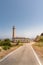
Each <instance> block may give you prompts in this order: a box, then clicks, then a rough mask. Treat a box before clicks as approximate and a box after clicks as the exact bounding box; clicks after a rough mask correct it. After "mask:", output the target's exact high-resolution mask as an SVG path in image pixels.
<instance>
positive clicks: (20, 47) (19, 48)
mask: <svg viewBox="0 0 43 65" xmlns="http://www.w3.org/2000/svg"><path fill="white" fill-rule="evenodd" d="M22 47H23V46H21V47H19V48H17V49H16V50H14V51H12V52H11V53H9V54H8V55H6V56H5V57H4V58H2V59H1V60H0V62H2V61H4V60H5V59H6V58H7V57H8V56H10V55H12V54H13V53H15V52H17V51H18V50H19V49H20V48H22Z"/></svg>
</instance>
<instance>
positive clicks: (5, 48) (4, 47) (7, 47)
mask: <svg viewBox="0 0 43 65" xmlns="http://www.w3.org/2000/svg"><path fill="white" fill-rule="evenodd" d="M2 48H3V49H4V50H7V49H10V46H3V47H2Z"/></svg>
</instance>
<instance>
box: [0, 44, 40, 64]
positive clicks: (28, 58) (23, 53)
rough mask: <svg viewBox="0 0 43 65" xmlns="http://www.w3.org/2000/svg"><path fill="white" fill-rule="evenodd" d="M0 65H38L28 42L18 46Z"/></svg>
mask: <svg viewBox="0 0 43 65" xmlns="http://www.w3.org/2000/svg"><path fill="white" fill-rule="evenodd" d="M0 65H39V64H38V61H37V59H36V57H35V55H34V53H33V51H32V48H31V46H30V44H26V45H24V46H23V47H21V48H19V49H18V50H16V51H15V52H13V53H12V54H11V55H9V56H8V57H7V58H5V59H4V60H3V61H2V62H0Z"/></svg>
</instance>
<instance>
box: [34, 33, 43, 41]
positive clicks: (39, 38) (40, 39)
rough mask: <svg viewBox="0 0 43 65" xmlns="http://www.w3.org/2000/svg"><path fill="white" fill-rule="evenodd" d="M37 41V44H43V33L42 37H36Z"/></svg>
mask: <svg viewBox="0 0 43 65" xmlns="http://www.w3.org/2000/svg"><path fill="white" fill-rule="evenodd" d="M35 41H36V42H43V33H41V35H40V36H38V35H37V36H36V38H35Z"/></svg>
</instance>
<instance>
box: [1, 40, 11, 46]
mask: <svg viewBox="0 0 43 65" xmlns="http://www.w3.org/2000/svg"><path fill="white" fill-rule="evenodd" d="M0 46H11V43H10V40H9V39H5V40H3V41H0Z"/></svg>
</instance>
